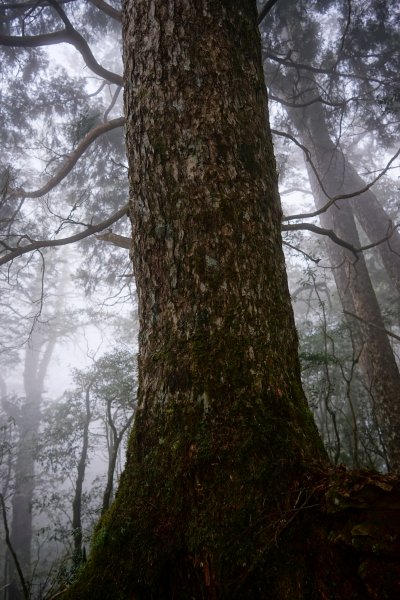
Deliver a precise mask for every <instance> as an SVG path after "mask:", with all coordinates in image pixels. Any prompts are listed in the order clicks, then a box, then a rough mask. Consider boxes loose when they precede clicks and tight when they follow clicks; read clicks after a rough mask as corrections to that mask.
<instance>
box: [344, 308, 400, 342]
mask: <svg viewBox="0 0 400 600" xmlns="http://www.w3.org/2000/svg"><path fill="white" fill-rule="evenodd" d="M343 313H344V314H345V315H348V316H349V317H353V318H354V319H357V320H358V321H361V322H362V323H365V324H366V325H369V327H374V328H375V329H379V331H384V332H385V333H386V334H387V335H389V336H390V337H392V338H394V339H395V340H397V341H399V342H400V336H399V335H396V334H395V333H392V332H391V331H389V330H388V329H385V328H384V327H379V325H375V323H371V321H366V320H365V319H362V318H361V317H359V316H358V315H355V314H353V313H351V312H349V311H348V310H343Z"/></svg>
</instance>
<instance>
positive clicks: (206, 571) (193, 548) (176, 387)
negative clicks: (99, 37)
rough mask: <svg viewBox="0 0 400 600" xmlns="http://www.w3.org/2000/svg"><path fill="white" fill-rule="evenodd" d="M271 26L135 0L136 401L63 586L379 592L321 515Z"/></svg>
mask: <svg viewBox="0 0 400 600" xmlns="http://www.w3.org/2000/svg"><path fill="white" fill-rule="evenodd" d="M256 23H257V13H256V7H255V2H251V1H249V0H235V1H233V2H232V1H230V2H225V1H224V0H212V1H207V0H204V1H203V2H197V1H196V2H195V1H194V0H171V1H168V2H164V1H161V0H150V1H148V0H146V1H145V0H135V1H131V0H126V1H125V2H124V47H125V50H124V57H125V80H126V87H125V106H126V117H127V132H126V134H127V149H128V157H129V161H130V182H131V199H132V200H131V208H130V215H131V219H132V227H133V249H132V256H133V264H134V270H135V276H136V281H137V287H138V296H139V314H140V340H139V341H140V354H139V356H140V359H139V391H138V409H137V416H136V420H135V425H134V429H133V433H132V435H131V439H130V444H129V451H128V460H127V466H126V470H125V473H124V475H123V478H122V480H121V485H120V489H119V491H118V494H117V497H116V501H115V502H114V504H113V506H112V507H111V509H110V510H109V511H108V513H107V514H106V515H105V516H104V517H103V518H102V520H101V522H100V524H99V526H98V528H97V532H96V536H95V539H94V542H93V548H92V554H91V557H90V559H89V562H88V565H87V568H86V570H85V572H84V574H83V576H82V577H81V579H80V581H79V582H78V583H77V584H76V585H75V586H74V587H73V588H72V589H71V590H70V591H69V592H68V593H67V594H66V595H65V597H66V598H75V599H80V600H83V599H86V598H88V599H89V598H91V600H96V599H98V600H100V599H101V600H108V599H111V598H112V599H120V600H122V599H128V598H129V599H130V600H132V599H134V598H135V599H140V600H144V599H150V598H153V599H158V598H159V599H161V598H165V599H167V598H176V599H182V600H183V599H187V598H196V599H198V600H201V599H203V598H204V599H205V598H208V599H216V598H218V599H222V598H225V599H228V598H229V599H232V598H240V599H241V600H245V599H250V598H252V599H254V598H258V597H266V595H268V597H271V598H274V599H276V600H283V599H284V598H285V599H287V598H293V600H300V599H301V600H305V599H307V598H310V599H311V598H320V597H329V598H332V599H333V598H335V597H337V598H346V600H347V599H348V598H358V599H360V600H361V598H363V600H365V598H368V597H371V598H373V597H374V596H372V595H371V596H368V593H367V594H365V591H366V587H365V584H364V583H363V581H362V580H361V578H360V577H359V576H358V574H357V565H358V562H357V558H356V559H355V560H354V561H353V563H352V567H353V570H352V572H351V575H350V574H349V565H348V564H347V563H346V561H347V559H348V556H347V555H345V553H341V554H339V553H338V551H337V550H336V549H335V548H334V547H333V544H330V543H329V542H328V533H329V532H331V531H334V533H337V534H338V535H339V529H338V526H336V528H334V529H332V527H333V525H332V523H333V522H334V521H335V519H336V518H331V517H330V516H327V514H328V512H327V509H326V512H324V514H322V513H323V511H324V510H325V507H327V505H328V500H326V499H325V492H326V491H327V490H328V488H329V489H331V488H332V486H333V483H332V484H331V479H330V476H328V475H327V474H326V472H325V471H324V470H323V471H322V474H321V471H319V468H320V465H323V466H324V468H326V455H325V452H324V450H323V448H322V445H321V441H320V439H319V437H318V435H317V433H316V428H315V425H314V423H313V422H312V419H311V417H310V412H309V410H308V408H307V405H306V401H305V398H304V395H303V391H302V388H301V384H300V371H299V364H298V358H297V337H296V332H295V328H294V322H293V315H292V310H291V305H290V298H289V294H288V289H287V281H286V276H285V269H284V260H283V254H282V248H281V239H280V221H281V209H280V205H279V199H278V195H277V183H276V172H275V162H274V158H273V151H272V144H271V137H270V134H269V131H268V128H267V124H266V122H265V102H266V98H265V88H264V81H263V73H262V69H261V57H260V41H259V34H258V31H257V26H256ZM335 477H337V478H338V480H340V481H342V480H343V477H342V478H341V479H340V477H339V475H335ZM328 480H329V483H327V481H328ZM332 481H333V475H332ZM379 481H380V480H378V482H379ZM393 481H394V482H393V486H392V487H391V488H390V492H389V491H388V492H387V493H388V494H393V502H394V505H395V504H396V502H397V503H398V504H399V505H400V491H398V488H397V487H396V485H397V483H396V480H393ZM388 485H389V484H388ZM362 487H363V486H362V485H361V484H360V489H361V488H362ZM372 487H373V486H372ZM343 493H344V494H346V493H347V488H346V489H345V491H344V492H343ZM379 494H380V492H378V496H379ZM379 497H380V496H379ZM335 498H336V500H335ZM374 498H375V496H374ZM332 502H333V505H334V506H335V505H336V503H337V502H339V504H341V500H340V499H339V496H338V495H335V494H334V496H333V500H332ZM398 504H396V507H398ZM315 505H316V506H318V509H316V507H315ZM321 506H323V507H324V508H323V510H322V511H321ZM306 507H307V510H305V509H306ZM396 514H397V513H396ZM309 515H312V516H311V517H310V516H309ZM297 517H300V518H299V520H297ZM336 520H337V519H336ZM343 520H344V521H345V522H346V524H347V525H348V523H349V521H348V519H346V518H344V519H343ZM311 524H312V525H311ZM342 525H343V523H342ZM343 535H344V533H343ZM308 539H309V540H310V544H311V546H309V544H308V541H307V542H305V540H308ZM338 545H340V544H338ZM338 545H337V546H338ZM350 545H351V544H350ZM337 546H336V547H337ZM311 548H312V552H311ZM308 550H310V552H308ZM390 552H392V548H391V549H390ZM390 556H392V554H390ZM325 558H326V561H325ZM324 561H325V562H324ZM322 563H323V564H324V565H325V566H324V569H325V570H323V569H322ZM356 563H357V564H356ZM316 565H317V566H321V569H320V570H318V576H317V577H314V573H315V566H316ZM346 565H347V566H346ZM342 566H343V567H346V568H345V578H346V579H343V576H342V575H341V574H340V568H341V567H342ZM336 575H337V577H336ZM335 578H337V579H338V584H337V589H338V590H340V592H341V595H340V596H339V595H336V596H335V595H329V594H328V592H330V589H331V588H332V585H330V582H331V580H332V579H333V580H334V579H335ZM389 580H390V581H389ZM388 581H389V583H388V584H387V588H388V589H389V587H388V586H389V585H392V583H393V577H392V576H390V577H388ZM346 586H347V589H348V590H349V591H351V592H352V594H347V595H345V587H346ZM328 588H329V589H328ZM320 590H321V595H318V594H319V592H320ZM322 592H323V593H324V594H325V596H324V595H323V594H322ZM362 594H363V595H362Z"/></svg>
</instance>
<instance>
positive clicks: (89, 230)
mask: <svg viewBox="0 0 400 600" xmlns="http://www.w3.org/2000/svg"><path fill="white" fill-rule="evenodd" d="M127 210H128V204H125V205H124V206H123V207H122V208H120V209H119V210H117V211H116V212H115V213H113V214H112V215H111V216H110V217H109V218H108V219H106V220H105V221H102V222H101V223H98V224H97V225H87V227H86V229H85V230H84V231H81V232H80V233H76V234H75V235H71V236H70V237H66V238H61V239H58V240H32V241H31V243H30V244H26V245H25V246H20V247H16V248H11V249H10V252H9V253H8V254H6V255H5V256H3V257H1V258H0V265H4V264H6V263H8V262H10V261H12V260H14V258H18V257H19V256H22V255H23V254H27V253H28V252H33V251H34V250H39V249H40V248H51V247H56V246H66V245H67V244H73V243H74V242H79V241H80V240H83V239H84V238H87V237H89V236H91V235H93V234H95V233H98V232H100V231H103V230H104V229H107V228H108V227H110V226H111V225H113V224H114V223H116V222H117V221H119V219H121V218H122V217H123V216H124V215H125V214H126V213H127Z"/></svg>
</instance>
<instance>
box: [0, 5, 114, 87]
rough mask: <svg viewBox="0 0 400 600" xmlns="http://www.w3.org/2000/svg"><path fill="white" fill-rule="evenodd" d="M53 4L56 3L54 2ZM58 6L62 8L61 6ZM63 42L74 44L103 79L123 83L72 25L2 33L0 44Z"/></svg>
mask: <svg viewBox="0 0 400 600" xmlns="http://www.w3.org/2000/svg"><path fill="white" fill-rule="evenodd" d="M49 3H50V0H49ZM52 6H54V5H53V4H52ZM58 8H59V9H60V7H58ZM60 10H61V9H60ZM57 12H59V11H57ZM59 14H60V13H59ZM64 15H65V13H64ZM60 16H61V15H60ZM63 20H64V19H63ZM62 43H64V44H71V45H72V46H74V48H75V49H76V50H78V52H79V53H80V54H81V56H82V58H83V60H84V61H85V64H86V66H88V67H89V69H90V70H91V71H93V73H96V75H99V76H100V77H102V78H103V79H106V80H107V81H111V83H115V84H116V85H122V84H123V79H122V76H121V75H118V74H117V73H113V72H112V71H108V69H105V68H104V67H102V66H101V65H100V64H99V63H98V62H97V60H96V59H95V57H94V56H93V54H92V51H91V49H90V47H89V44H88V43H87V41H86V40H85V38H84V37H83V36H81V34H80V33H78V32H77V31H76V29H75V28H74V27H73V26H72V25H70V26H68V27H67V26H66V27H65V29H63V30H60V31H54V32H53V33H43V34H41V35H32V36H15V35H3V34H0V45H1V46H12V47H14V48H38V47H39V46H51V45H53V44H62Z"/></svg>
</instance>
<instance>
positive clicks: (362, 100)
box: [0, 0, 400, 600]
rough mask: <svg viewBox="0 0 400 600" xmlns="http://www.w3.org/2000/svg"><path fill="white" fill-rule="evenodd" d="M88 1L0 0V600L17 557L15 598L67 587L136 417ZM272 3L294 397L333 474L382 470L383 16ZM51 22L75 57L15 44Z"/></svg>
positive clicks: (113, 141) (393, 185)
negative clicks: (304, 405)
mask: <svg viewBox="0 0 400 600" xmlns="http://www.w3.org/2000/svg"><path fill="white" fill-rule="evenodd" d="M95 4H96V3H90V2H85V3H82V2H73V1H70V2H59V3H58V5H57V6H58V7H59V10H60V11H61V13H60V12H57V11H56V10H54V7H53V9H52V8H51V7H50V6H49V4H48V3H47V2H45V1H43V2H42V1H41V0H39V1H38V2H37V3H29V2H24V1H23V0H21V1H20V2H15V3H7V2H2V3H1V5H0V52H1V58H0V65H1V66H0V69H1V80H0V127H1V147H2V152H1V154H0V199H1V200H0V242H1V247H0V265H1V266H0V269H1V272H0V302H1V328H0V391H1V404H0V493H1V498H2V508H1V511H2V515H3V521H2V525H0V594H1V598H2V599H4V600H18V599H19V598H23V597H24V594H25V592H24V587H23V584H22V581H21V576H20V575H19V574H18V572H17V571H18V570H17V569H16V565H15V562H16V561H17V562H18V565H19V567H20V571H21V572H22V574H23V578H24V579H25V583H26V584H27V586H28V588H29V595H28V596H26V594H25V596H26V597H29V598H37V599H40V598H46V599H47V600H49V599H50V598H52V597H53V595H54V594H56V592H57V591H59V590H60V589H63V588H64V587H66V586H67V585H68V584H69V583H70V582H71V581H73V579H74V577H75V576H76V573H77V571H79V568H80V567H81V564H82V562H84V560H85V557H86V554H87V553H88V552H89V551H90V540H91V535H92V532H93V528H94V525H95V523H96V521H97V519H98V518H99V516H100V514H101V513H102V511H104V510H106V508H107V506H108V505H109V504H110V503H111V502H112V499H113V497H114V494H115V490H116V488H117V485H118V480H119V477H120V475H121V471H122V469H123V465H124V460H125V458H124V457H125V452H126V444H127V439H128V435H129V430H130V427H131V424H132V419H133V415H134V412H135V409H136V390H137V367H136V360H137V352H138V331H139V323H138V317H137V298H136V293H135V286H134V279H133V273H132V266H131V263H130V258H129V251H128V249H127V247H126V246H127V245H129V238H130V235H131V229H130V223H129V220H128V217H127V214H126V209H125V208H124V207H125V205H126V203H127V201H128V197H129V191H128V178H127V160H126V156H125V146H124V139H123V127H122V123H116V122H115V124H114V121H113V120H116V119H118V118H119V117H121V116H122V114H123V94H122V93H119V91H120V89H119V87H120V86H119V85H118V84H117V83H116V81H118V79H117V78H118V76H119V74H120V73H122V60H121V52H122V50H121V31H120V26H121V24H120V22H119V20H118V19H117V18H113V17H111V16H110V14H107V12H103V11H102V10H101V9H99V8H96V7H95ZM263 4H264V3H263V2H259V3H258V6H259V8H261V7H262V5H263ZM287 4H288V3H287V1H286V0H282V2H279V3H278V4H277V6H276V7H275V8H274V9H273V10H272V9H271V12H270V13H269V14H268V16H267V19H268V21H263V23H262V24H261V26H260V31H261V40H262V47H263V60H264V61H265V76H266V83H267V87H268V91H269V95H270V107H269V112H270V119H271V127H272V130H273V134H274V136H273V139H274V149H275V155H276V161H277V170H278V173H279V186H280V193H281V199H282V209H283V220H282V234H283V243H284V250H285V255H286V261H287V271H288V278H289V287H290V290H291V294H292V300H293V309H294V313H295V319H296V324H297V328H298V334H299V344H300V345H299V353H300V360H301V368H302V377H303V383H304V389H305V391H306V394H307V398H308V400H309V404H310V407H311V409H312V410H313V412H314V415H315V418H316V421H317V425H318V427H319V430H320V433H321V436H322V438H323V440H324V443H325V445H326V448H327V451H328V454H329V456H330V458H331V460H332V462H333V463H334V464H341V463H343V464H346V465H348V466H350V467H354V468H361V467H362V468H363V467H365V468H373V469H377V470H380V471H383V472H386V471H390V470H391V458H390V452H389V450H388V448H387V444H386V442H385V436H384V434H382V432H383V430H384V428H383V420H384V419H383V417H382V415H387V414H390V412H391V408H390V407H391V406H393V403H396V402H398V390H399V389H400V387H399V384H400V375H399V370H398V368H399V339H400V338H399V335H400V326H399V308H400V304H399V289H400V287H399V286H400V262H399V257H400V236H399V232H398V224H399V223H400V221H399V214H398V213H399V202H398V192H399V177H400V161H399V158H398V156H399V150H398V139H399V137H398V133H399V120H400V105H399V98H398V90H399V83H398V72H399V70H398V67H400V65H399V64H398V63H399V52H398V45H397V46H396V45H395V40H396V39H397V41H398V35H399V29H398V25H399V10H398V8H396V6H395V4H394V3H393V2H383V3H382V5H384V7H385V8H386V9H387V11H386V13H385V14H380V15H378V17H376V15H375V16H374V10H375V9H374V3H373V2H372V1H371V2H367V3H363V2H360V1H359V0H354V2H353V3H352V4H353V10H352V12H351V14H350V16H349V14H347V13H346V12H343V10H344V9H343V7H342V3H339V2H334V1H333V0H332V1H329V2H328V1H327V2H325V3H324V2H319V3H318V2H316V3H311V6H309V7H308V8H304V7H303V6H302V4H303V3H294V4H296V6H294V7H293V6H292V8H291V10H288V7H287ZM109 5H110V6H111V7H113V8H115V9H117V10H119V9H120V3H119V1H118V0H110V1H109ZM382 10H383V9H382ZM285 11H286V12H285ZM60 15H61V16H60ZM64 17H65V18H68V22H69V23H70V26H71V27H74V28H75V29H76V31H78V32H79V35H80V36H81V38H82V39H84V40H87V42H88V43H89V46H90V49H91V52H92V53H93V56H90V55H89V53H88V51H87V49H85V47H83V45H82V44H81V42H79V43H78V44H75V43H74V42H73V41H71V40H72V38H71V40H70V41H69V43H60V44H51V45H50V43H49V44H47V42H46V44H45V45H43V46H40V45H38V46H37V47H31V45H30V43H29V41H26V40H29V38H30V37H32V36H39V35H43V36H46V35H47V34H50V33H51V32H54V31H59V30H61V29H62V27H61V26H62V21H63V20H64V25H65V19H64ZM374 18H377V21H376V23H377V24H376V27H375V28H374V27H373V26H372V25H371V22H372V21H371V20H373V19H374ZM299 22H301V27H299V26H298V23H299ZM382 31H385V36H383V33H382ZM66 35H67V37H68V34H66ZM396 36H397V37H396ZM11 37H14V38H15V39H14V45H13V43H12V40H11V41H10V39H9V38H11ZM16 38H18V40H19V41H21V40H22V41H23V40H24V39H25V38H26V40H25V42H26V43H25V44H24V43H21V44H19V42H18V43H17V39H16ZM81 38H80V39H81ZM396 48H397V49H396ZM383 55H385V57H386V60H385V61H382V60H380V57H381V56H383ZM93 57H95V58H93ZM360 57H361V58H360ZM93 61H94V63H95V65H94V66H93V64H94V63H93ZM99 67H100V68H99ZM102 69H103V70H102ZM104 69H105V70H106V72H105V71H104ZM107 73H108V74H110V73H112V74H114V78H113V77H111V76H110V75H107ZM310 73H311V74H310ZM107 77H108V79H107ZM121 85H122V81H121ZM296 105H297V106H296ZM110 123H111V125H110V127H109V128H108V129H104V125H105V124H106V125H107V124H110ZM98 132H100V133H98ZM48 184H49V185H48ZM119 211H122V214H121V215H119ZM115 215H117V216H115ZM308 215H311V216H308ZM118 216H119V218H117V217H118ZM104 223H105V224H106V225H104V226H103V225H102V224H104ZM99 224H100V225H99ZM78 234H79V236H80V237H81V239H79V240H73V239H71V238H73V236H77V235H78ZM79 236H78V237H79ZM57 240H59V241H60V240H64V242H62V243H59V244H58V242H57V243H56V241H57ZM72 242H74V243H72ZM377 374H378V375H379V377H378V376H377ZM382 382H384V383H382ZM380 407H382V408H380ZM114 429H115V431H117V433H118V435H117V434H116V433H115V431H114ZM120 434H121V435H120ZM399 443H400V442H399ZM114 451H115V452H117V454H118V460H117V461H116V466H115V468H114V469H113V471H112V473H111V475H110V473H108V472H107V470H108V468H109V465H110V461H111V457H112V456H113V452H114ZM107 477H108V478H110V477H111V482H112V485H111V488H110V489H109V490H108V491H109V492H110V493H109V496H108V497H107V499H106V500H105V495H106V491H107ZM79 490H80V491H81V492H82V495H81V496H80V498H81V499H80V500H79V502H78V500H77V498H78V496H79V494H78V495H77V491H79ZM74 502H75V505H74ZM7 528H8V530H9V533H10V536H9V541H8V542H7V540H6V538H7ZM11 550H12V551H13V552H11ZM13 553H14V554H15V557H16V558H13V556H12V554H13Z"/></svg>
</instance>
